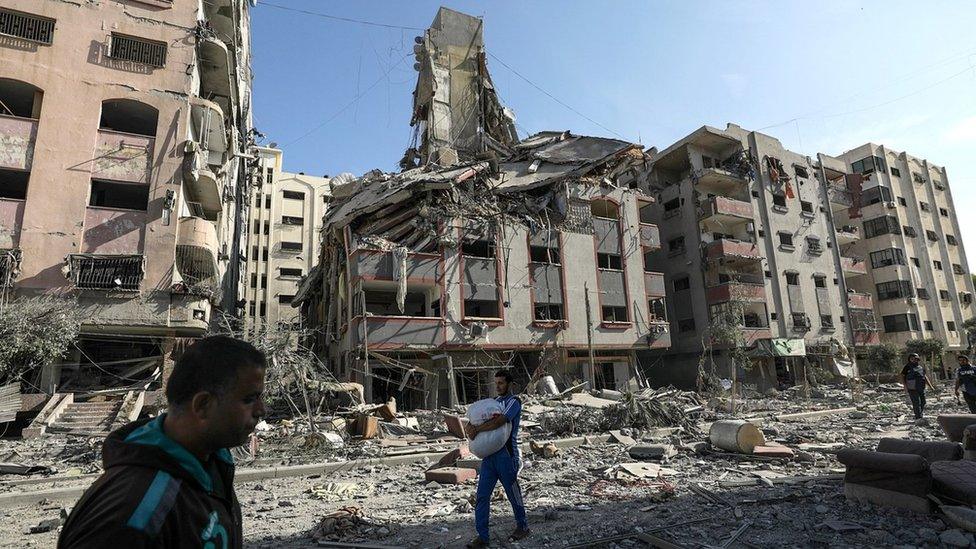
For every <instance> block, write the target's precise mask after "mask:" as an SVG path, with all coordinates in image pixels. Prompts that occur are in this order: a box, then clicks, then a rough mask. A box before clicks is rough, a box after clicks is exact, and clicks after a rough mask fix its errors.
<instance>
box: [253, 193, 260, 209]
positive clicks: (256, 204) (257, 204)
mask: <svg viewBox="0 0 976 549" xmlns="http://www.w3.org/2000/svg"><path fill="white" fill-rule="evenodd" d="M251 205H252V206H254V207H255V208H260V207H261V193H254V201H253V202H251Z"/></svg>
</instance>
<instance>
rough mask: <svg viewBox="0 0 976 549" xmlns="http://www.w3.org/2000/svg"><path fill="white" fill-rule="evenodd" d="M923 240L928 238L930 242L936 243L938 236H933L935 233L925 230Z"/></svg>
mask: <svg viewBox="0 0 976 549" xmlns="http://www.w3.org/2000/svg"><path fill="white" fill-rule="evenodd" d="M925 238H928V239H929V240H930V241H932V242H938V241H939V236H938V235H937V234H935V231H932V230H929V229H925Z"/></svg>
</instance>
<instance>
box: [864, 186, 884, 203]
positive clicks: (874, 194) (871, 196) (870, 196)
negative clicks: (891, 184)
mask: <svg viewBox="0 0 976 549" xmlns="http://www.w3.org/2000/svg"><path fill="white" fill-rule="evenodd" d="M879 202H891V189H889V188H888V187H880V186H879V187H871V188H870V189H867V190H866V191H864V192H863V193H862V194H861V205H862V206H870V205H871V204H877V203H879Z"/></svg>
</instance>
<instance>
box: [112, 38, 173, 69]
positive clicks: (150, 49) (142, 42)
mask: <svg viewBox="0 0 976 549" xmlns="http://www.w3.org/2000/svg"><path fill="white" fill-rule="evenodd" d="M108 56H109V57H111V58H112V59H118V60H120V61H132V62H134V63H142V64H143V65H149V66H152V67H164V66H166V43H165V42H157V41H155V40H147V39H145V38H137V37H135V36H126V35H124V34H118V33H115V32H113V33H112V37H111V41H110V42H109V48H108Z"/></svg>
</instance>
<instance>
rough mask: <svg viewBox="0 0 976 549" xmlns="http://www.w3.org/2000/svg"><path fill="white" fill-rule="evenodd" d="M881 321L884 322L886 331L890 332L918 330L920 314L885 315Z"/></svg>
mask: <svg viewBox="0 0 976 549" xmlns="http://www.w3.org/2000/svg"><path fill="white" fill-rule="evenodd" d="M881 321H882V323H883V324H884V331H885V332H888V333H898V332H908V331H917V330H918V316H916V315H915V314H913V313H907V314H900V315H888V316H883V317H881Z"/></svg>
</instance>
